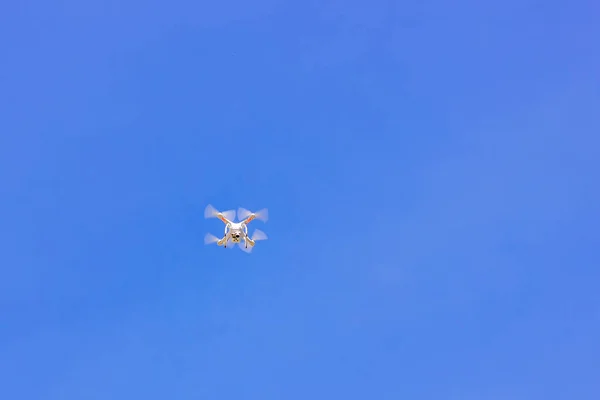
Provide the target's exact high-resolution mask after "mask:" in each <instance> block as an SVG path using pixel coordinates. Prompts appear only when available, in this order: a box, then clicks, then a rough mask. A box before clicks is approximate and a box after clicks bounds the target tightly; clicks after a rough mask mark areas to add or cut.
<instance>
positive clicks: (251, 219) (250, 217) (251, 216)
mask: <svg viewBox="0 0 600 400" xmlns="http://www.w3.org/2000/svg"><path fill="white" fill-rule="evenodd" d="M255 218H256V215H254V214H250V215H248V218H246V219H245V220H244V224H249V223H250V221H253V220H254V219H255Z"/></svg>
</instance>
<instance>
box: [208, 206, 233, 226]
mask: <svg viewBox="0 0 600 400" xmlns="http://www.w3.org/2000/svg"><path fill="white" fill-rule="evenodd" d="M219 213H221V214H222V215H223V216H224V217H225V218H227V219H228V220H230V221H231V222H234V220H235V210H227V211H219V210H217V209H216V208H214V207H213V206H211V205H210V204H209V205H207V206H206V208H205V209H204V218H216V217H217V215H218V214H219Z"/></svg>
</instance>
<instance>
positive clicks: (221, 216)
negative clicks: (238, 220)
mask: <svg viewBox="0 0 600 400" xmlns="http://www.w3.org/2000/svg"><path fill="white" fill-rule="evenodd" d="M217 218H219V219H220V220H221V221H223V223H224V224H225V225H227V224H229V223H231V221H229V220H228V219H227V218H225V216H224V215H223V214H221V213H218V214H217Z"/></svg>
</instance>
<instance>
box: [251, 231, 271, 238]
mask: <svg viewBox="0 0 600 400" xmlns="http://www.w3.org/2000/svg"><path fill="white" fill-rule="evenodd" d="M267 239H268V237H267V234H266V233H264V232H263V231H261V230H259V229H255V230H254V233H253V234H252V240H267Z"/></svg>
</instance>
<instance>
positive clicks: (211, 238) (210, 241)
mask: <svg viewBox="0 0 600 400" xmlns="http://www.w3.org/2000/svg"><path fill="white" fill-rule="evenodd" d="M218 241H219V238H218V237H216V236H215V235H213V234H210V233H207V234H206V235H205V236H204V244H214V243H217V242H218Z"/></svg>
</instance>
